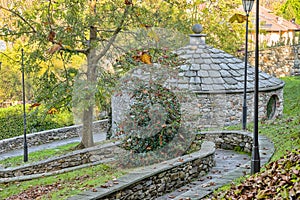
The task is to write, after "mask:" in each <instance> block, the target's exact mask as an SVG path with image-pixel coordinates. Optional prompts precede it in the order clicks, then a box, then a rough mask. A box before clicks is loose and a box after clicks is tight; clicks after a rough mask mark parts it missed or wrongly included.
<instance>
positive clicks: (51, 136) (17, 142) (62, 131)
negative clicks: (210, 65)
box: [0, 120, 108, 153]
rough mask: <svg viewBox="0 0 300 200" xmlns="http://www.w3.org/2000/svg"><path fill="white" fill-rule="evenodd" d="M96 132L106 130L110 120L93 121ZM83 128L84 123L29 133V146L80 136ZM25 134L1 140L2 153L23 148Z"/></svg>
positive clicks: (0, 149) (0, 150)
mask: <svg viewBox="0 0 300 200" xmlns="http://www.w3.org/2000/svg"><path fill="white" fill-rule="evenodd" d="M93 124H94V130H93V131H94V132H96V133H100V132H106V131H107V126H108V120H100V121H96V122H94V123H93ZM81 129H82V125H74V126H69V127H64V128H58V129H52V130H47V131H41V132H37V133H32V134H28V135H27V143H28V147H30V146H35V145H40V144H47V143H51V142H53V141H56V140H62V139H68V138H74V137H78V136H79V133H80V131H81ZM23 142H24V138H23V136H17V137H13V138H9V139H5V140H0V153H4V152H8V151H12V150H16V149H21V148H23Z"/></svg>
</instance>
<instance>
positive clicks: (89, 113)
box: [81, 49, 98, 148]
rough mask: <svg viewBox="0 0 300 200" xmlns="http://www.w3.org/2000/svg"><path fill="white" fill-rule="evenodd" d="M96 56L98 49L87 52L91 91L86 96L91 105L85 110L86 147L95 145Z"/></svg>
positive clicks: (82, 143) (82, 142)
mask: <svg viewBox="0 0 300 200" xmlns="http://www.w3.org/2000/svg"><path fill="white" fill-rule="evenodd" d="M95 56H96V50H95V49H90V51H89V53H88V54H87V63H88V66H87V80H86V81H87V86H88V90H89V91H90V92H89V93H88V95H87V96H86V98H87V100H88V102H89V105H87V107H86V108H85V109H84V111H83V115H82V116H83V119H82V122H83V128H82V138H81V145H83V146H84V148H88V147H92V146H93V145H94V138H93V118H94V112H93V111H94V106H95V89H96V86H97V63H98V62H97V61H96V60H95V59H94V58H95Z"/></svg>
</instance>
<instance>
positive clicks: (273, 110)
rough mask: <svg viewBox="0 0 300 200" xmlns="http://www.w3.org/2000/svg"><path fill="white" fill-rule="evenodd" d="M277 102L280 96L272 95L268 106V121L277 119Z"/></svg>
mask: <svg viewBox="0 0 300 200" xmlns="http://www.w3.org/2000/svg"><path fill="white" fill-rule="evenodd" d="M277 102H278V96H277V95H272V96H271V97H270V99H269V101H268V104H267V119H273V118H274V117H275V113H276V108H277Z"/></svg>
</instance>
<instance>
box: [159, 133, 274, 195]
mask: <svg viewBox="0 0 300 200" xmlns="http://www.w3.org/2000/svg"><path fill="white" fill-rule="evenodd" d="M259 144H260V148H261V149H260V150H259V154H260V160H261V161H260V162H261V166H263V165H265V164H266V163H267V162H268V161H269V160H270V158H271V157H272V155H273V153H274V145H273V143H271V142H270V141H269V140H268V139H267V138H265V137H263V136H259ZM215 161H216V165H215V167H213V168H212V170H211V171H210V172H209V173H208V174H207V175H205V176H203V177H201V178H199V179H197V180H195V181H194V182H191V183H190V184H187V185H185V186H183V187H181V188H179V189H176V190H174V191H173V192H171V193H168V194H165V195H164V196H161V197H159V198H156V200H198V199H203V198H205V197H206V196H207V195H209V194H211V193H212V192H213V191H214V190H216V189H218V188H219V187H221V186H223V185H225V184H229V183H231V182H232V181H233V180H234V179H237V178H239V177H242V176H245V175H246V174H250V173H251V158H250V156H249V155H247V154H240V153H237V152H236V151H232V150H224V149H217V150H216V154H215Z"/></svg>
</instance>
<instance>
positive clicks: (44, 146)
mask: <svg viewBox="0 0 300 200" xmlns="http://www.w3.org/2000/svg"><path fill="white" fill-rule="evenodd" d="M105 139H106V133H96V134H94V141H95V142H101V141H103V140H105ZM74 142H80V137H74V138H69V139H64V140H58V141H53V142H51V143H47V144H41V145H37V146H30V147H28V152H29V153H31V152H36V151H40V150H44V149H54V148H57V147H59V146H63V145H66V144H70V143H74ZM23 152H24V150H23V149H16V150H14V151H8V152H5V153H0V160H4V159H6V158H10V157H15V156H21V155H23ZM29 159H30V157H29Z"/></svg>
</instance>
